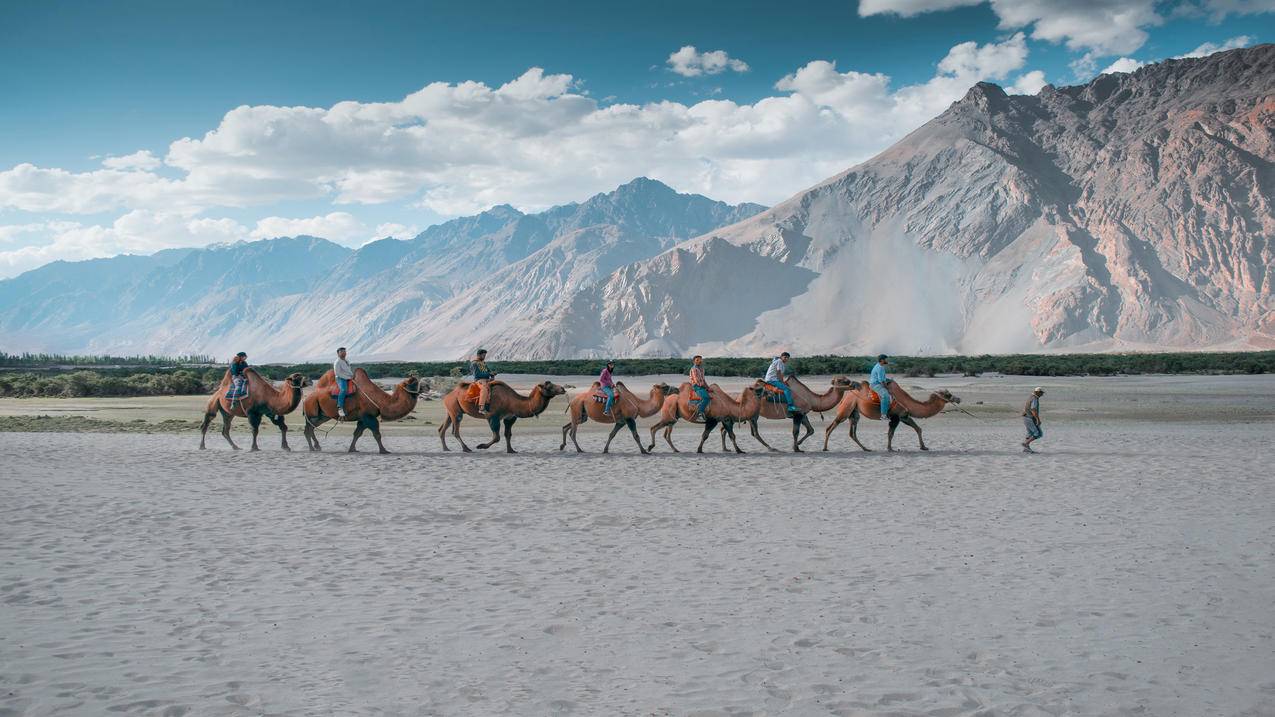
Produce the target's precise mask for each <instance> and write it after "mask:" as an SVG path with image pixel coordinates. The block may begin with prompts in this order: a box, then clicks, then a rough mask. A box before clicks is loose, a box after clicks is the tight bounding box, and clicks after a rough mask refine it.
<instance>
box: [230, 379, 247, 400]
mask: <svg viewBox="0 0 1275 717" xmlns="http://www.w3.org/2000/svg"><path fill="white" fill-rule="evenodd" d="M247 395H248V379H246V378H236V379H233V380H232V381H231V382H230V388H228V389H226V398H227V399H229V400H231V401H235V400H238V399H240V398H243V397H244V396H247Z"/></svg>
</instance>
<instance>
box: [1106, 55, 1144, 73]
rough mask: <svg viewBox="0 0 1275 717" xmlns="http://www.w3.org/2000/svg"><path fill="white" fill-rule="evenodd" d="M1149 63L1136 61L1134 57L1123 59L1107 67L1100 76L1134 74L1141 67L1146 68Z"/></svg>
mask: <svg viewBox="0 0 1275 717" xmlns="http://www.w3.org/2000/svg"><path fill="white" fill-rule="evenodd" d="M1146 64H1147V63H1145V62H1141V61H1139V60H1135V59H1133V58H1132V57H1122V58H1120V59H1119V60H1116V61H1115V62H1113V63H1111V64H1110V65H1107V66H1106V67H1105V68H1103V70H1102V72H1099V73H1098V74H1100V75H1110V74H1112V73H1115V72H1133V71H1134V70H1136V69H1138V68H1139V67H1144V66H1145V65H1146Z"/></svg>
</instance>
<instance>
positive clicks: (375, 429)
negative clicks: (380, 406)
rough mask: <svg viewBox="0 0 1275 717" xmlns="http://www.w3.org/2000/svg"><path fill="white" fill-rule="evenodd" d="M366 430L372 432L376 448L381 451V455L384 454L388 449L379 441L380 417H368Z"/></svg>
mask: <svg viewBox="0 0 1275 717" xmlns="http://www.w3.org/2000/svg"><path fill="white" fill-rule="evenodd" d="M368 430H370V431H371V432H372V437H373V438H375V439H376V448H377V450H378V451H379V452H380V453H381V455H385V454H386V453H389V450H388V449H387V448H386V447H385V444H384V443H382V442H381V421H380V419H378V418H377V417H376V416H372V418H371V419H369V421H368Z"/></svg>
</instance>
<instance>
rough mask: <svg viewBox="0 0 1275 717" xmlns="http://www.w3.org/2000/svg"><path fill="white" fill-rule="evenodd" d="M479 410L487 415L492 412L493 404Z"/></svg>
mask: <svg viewBox="0 0 1275 717" xmlns="http://www.w3.org/2000/svg"><path fill="white" fill-rule="evenodd" d="M478 412H479V413H481V414H483V415H484V416H486V415H487V414H488V413H491V406H483V407H482V408H480V409H478Z"/></svg>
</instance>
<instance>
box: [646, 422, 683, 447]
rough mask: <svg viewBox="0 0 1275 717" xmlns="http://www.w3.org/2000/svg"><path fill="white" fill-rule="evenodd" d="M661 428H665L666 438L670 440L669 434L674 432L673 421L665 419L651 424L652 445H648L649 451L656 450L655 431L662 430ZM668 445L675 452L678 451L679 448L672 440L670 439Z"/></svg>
mask: <svg viewBox="0 0 1275 717" xmlns="http://www.w3.org/2000/svg"><path fill="white" fill-rule="evenodd" d="M661 428H663V429H665V433H664V438H665V440H668V434H669V433H672V432H673V421H669V422H668V423H665V422H664V421H659V422H657V423H656V424H654V425H653V426H651V445H649V446H647V447H646V450H647V451H653V450H655V432H656V431H658V430H660V429H661ZM668 446H669V448H672V449H673V452H674V453H676V452H677V448H674V447H673V442H672V441H669V443H668Z"/></svg>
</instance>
